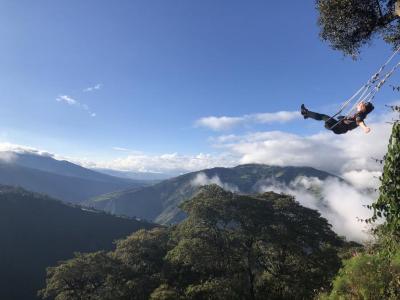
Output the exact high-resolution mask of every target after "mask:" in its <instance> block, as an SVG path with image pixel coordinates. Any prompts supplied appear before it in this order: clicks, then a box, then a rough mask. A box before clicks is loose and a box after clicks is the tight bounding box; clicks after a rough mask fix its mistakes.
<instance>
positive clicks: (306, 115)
mask: <svg viewBox="0 0 400 300" xmlns="http://www.w3.org/2000/svg"><path fill="white" fill-rule="evenodd" d="M301 114H302V115H303V117H304V119H308V118H311V119H314V120H317V121H325V122H326V121H328V120H330V119H331V117H330V116H328V115H324V114H319V113H316V112H313V111H310V110H308V109H307V108H306V107H305V106H304V104H302V105H301Z"/></svg>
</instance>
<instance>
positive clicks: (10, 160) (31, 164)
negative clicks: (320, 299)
mask: <svg viewBox="0 0 400 300" xmlns="http://www.w3.org/2000/svg"><path fill="white" fill-rule="evenodd" d="M0 158H1V159H0V184H4V185H12V186H20V187H23V188H25V189H27V190H31V191H34V192H39V193H44V194H48V195H50V196H52V197H55V198H58V199H61V200H63V201H65V202H71V203H79V202H81V201H84V200H86V199H88V198H91V197H94V196H97V195H101V194H104V193H109V192H113V191H117V190H121V189H126V188H130V187H139V186H143V185H146V182H144V181H137V180H132V179H128V178H118V177H115V176H110V175H106V174H102V173H99V172H95V171H93V170H89V169H86V168H83V167H81V166H78V165H75V164H73V163H70V162H68V161H60V160H57V159H54V158H53V157H52V156H50V155H45V154H39V153H30V152H27V151H25V152H13V151H6V152H1V153H0Z"/></svg>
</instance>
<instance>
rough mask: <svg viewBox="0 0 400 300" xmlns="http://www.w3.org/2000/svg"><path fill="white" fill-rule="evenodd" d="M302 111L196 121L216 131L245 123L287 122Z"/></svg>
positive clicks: (295, 117) (207, 118)
mask: <svg viewBox="0 0 400 300" xmlns="http://www.w3.org/2000/svg"><path fill="white" fill-rule="evenodd" d="M299 117H300V113H299V112H297V111H279V112H275V113H259V114H250V115H244V116H241V117H226V116H223V117H215V116H210V117H205V118H201V119H199V120H197V121H196V122H195V124H196V126H198V127H205V128H208V129H211V130H214V131H223V130H228V129H232V128H234V127H236V126H238V125H241V124H242V125H243V124H266V123H286V122H290V121H293V120H295V119H298V118H299Z"/></svg>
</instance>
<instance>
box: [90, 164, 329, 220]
mask: <svg viewBox="0 0 400 300" xmlns="http://www.w3.org/2000/svg"><path fill="white" fill-rule="evenodd" d="M299 176H307V177H316V178H318V179H321V180H324V179H326V178H327V177H330V176H331V177H334V176H333V175H331V174H329V173H326V172H323V171H319V170H316V169H313V168H308V167H277V166H266V165H256V164H251V165H242V166H237V167H235V168H214V169H209V170H203V171H199V172H194V173H189V174H185V175H182V176H179V177H176V178H173V179H169V180H165V181H163V182H161V183H159V184H156V185H153V186H149V187H145V188H135V189H129V190H126V191H120V192H116V193H111V194H107V195H102V196H99V197H96V198H93V199H91V200H89V201H86V202H85V203H84V204H85V205H88V206H91V207H95V208H97V209H101V210H105V211H108V212H111V213H114V214H121V215H127V216H138V217H141V218H145V219H147V220H152V221H155V222H157V223H160V224H168V223H175V222H179V221H180V220H182V218H183V217H184V215H183V214H182V212H181V211H180V209H179V208H178V206H179V204H180V203H182V202H183V201H184V200H187V199H189V198H191V197H192V196H193V195H194V194H195V193H196V191H197V190H198V188H199V186H201V185H207V184H210V183H219V185H224V187H225V188H226V189H230V190H234V191H239V192H241V193H257V192H259V191H260V188H261V187H262V186H264V185H266V184H270V183H272V182H279V183H282V184H289V183H290V182H292V181H294V180H295V179H296V178H298V177H299Z"/></svg>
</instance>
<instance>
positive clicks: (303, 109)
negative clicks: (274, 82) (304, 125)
mask: <svg viewBox="0 0 400 300" xmlns="http://www.w3.org/2000/svg"><path fill="white" fill-rule="evenodd" d="M300 112H301V114H302V116H303V117H304V119H307V118H308V116H307V113H308V109H307V108H306V107H305V106H304V104H302V105H301V108H300Z"/></svg>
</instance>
